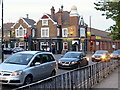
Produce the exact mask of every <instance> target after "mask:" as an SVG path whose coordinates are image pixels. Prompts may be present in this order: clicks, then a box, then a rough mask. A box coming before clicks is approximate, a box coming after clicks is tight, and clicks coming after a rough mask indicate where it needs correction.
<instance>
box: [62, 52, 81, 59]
mask: <svg viewBox="0 0 120 90" xmlns="http://www.w3.org/2000/svg"><path fill="white" fill-rule="evenodd" d="M79 56H80V53H66V54H65V55H64V56H63V58H77V57H79Z"/></svg>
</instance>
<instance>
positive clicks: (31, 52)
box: [18, 51, 51, 54]
mask: <svg viewBox="0 0 120 90" xmlns="http://www.w3.org/2000/svg"><path fill="white" fill-rule="evenodd" d="M18 53H22V54H37V53H41V54H51V52H41V51H22V52H18Z"/></svg>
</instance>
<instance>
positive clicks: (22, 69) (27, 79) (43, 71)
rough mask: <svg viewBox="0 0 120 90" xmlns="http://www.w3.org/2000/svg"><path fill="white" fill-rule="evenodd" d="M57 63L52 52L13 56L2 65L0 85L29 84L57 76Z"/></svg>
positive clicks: (0, 67)
mask: <svg viewBox="0 0 120 90" xmlns="http://www.w3.org/2000/svg"><path fill="white" fill-rule="evenodd" d="M56 72H57V62H56V60H55V57H54V56H53V54H52V53H50V52H39V51H23V52H18V53H16V54H13V55H11V56H10V57H9V58H8V59H6V60H5V61H4V62H3V63H1V64H0V83H1V84H10V85H23V84H29V83H31V82H33V81H37V80H40V79H44V78H47V77H49V76H53V75H55V74H56Z"/></svg>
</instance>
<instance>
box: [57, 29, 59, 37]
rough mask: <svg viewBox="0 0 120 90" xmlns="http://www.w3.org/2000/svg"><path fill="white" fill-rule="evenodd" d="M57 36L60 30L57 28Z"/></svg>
mask: <svg viewBox="0 0 120 90" xmlns="http://www.w3.org/2000/svg"><path fill="white" fill-rule="evenodd" d="M57 36H60V29H59V28H57Z"/></svg>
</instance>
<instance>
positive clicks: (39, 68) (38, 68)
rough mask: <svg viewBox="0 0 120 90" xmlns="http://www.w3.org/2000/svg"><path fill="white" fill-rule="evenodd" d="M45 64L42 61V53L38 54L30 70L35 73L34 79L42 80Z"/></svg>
mask: <svg viewBox="0 0 120 90" xmlns="http://www.w3.org/2000/svg"><path fill="white" fill-rule="evenodd" d="M44 71H45V69H44V65H43V64H42V63H41V57H40V54H39V55H36V56H35V57H34V59H33V61H32V63H31V65H30V72H31V73H32V75H33V79H35V80H40V79H42V78H43V76H44Z"/></svg>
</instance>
